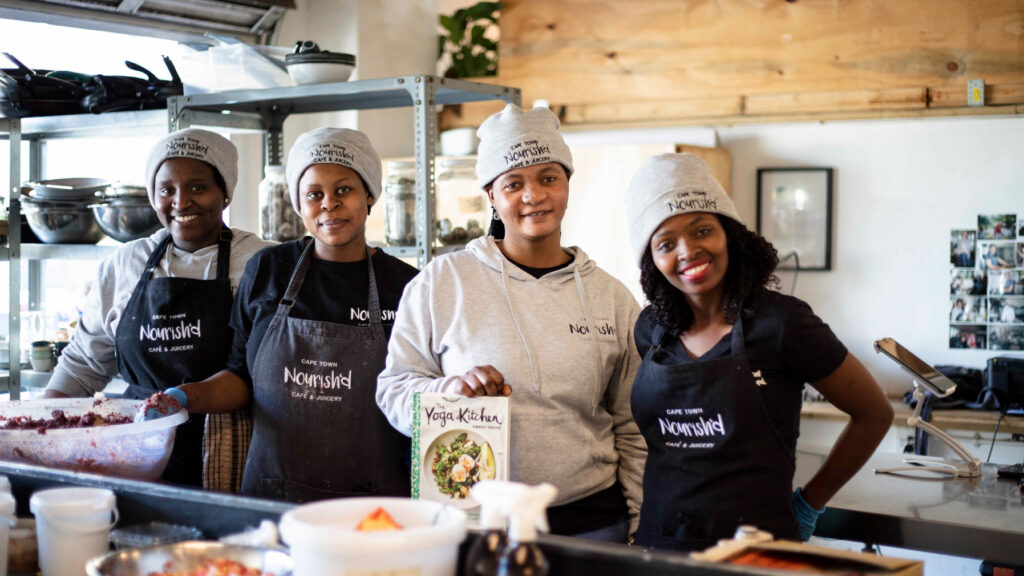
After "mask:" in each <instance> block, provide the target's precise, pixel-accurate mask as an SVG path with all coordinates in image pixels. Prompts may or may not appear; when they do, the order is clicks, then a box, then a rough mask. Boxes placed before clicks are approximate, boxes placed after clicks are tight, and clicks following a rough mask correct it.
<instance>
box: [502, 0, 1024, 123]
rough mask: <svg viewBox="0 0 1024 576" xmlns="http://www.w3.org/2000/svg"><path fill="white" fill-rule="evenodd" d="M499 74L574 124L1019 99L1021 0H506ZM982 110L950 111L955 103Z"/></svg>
mask: <svg viewBox="0 0 1024 576" xmlns="http://www.w3.org/2000/svg"><path fill="white" fill-rule="evenodd" d="M504 4H505V7H504V9H503V11H502V15H501V42H500V54H499V78H498V81H499V82H500V83H501V84H506V85H511V86H517V87H519V88H521V89H522V90H523V102H524V103H525V104H529V103H531V102H532V101H533V100H535V99H545V100H548V101H549V102H550V103H551V105H552V106H553V107H562V106H564V107H565V108H564V109H563V110H562V111H563V119H564V120H565V121H566V122H567V123H570V124H572V123H580V124H593V123H602V122H623V121H625V122H629V121H643V120H644V119H651V118H683V119H685V118H706V117H717V118H723V117H726V118H728V117H735V118H742V117H755V118H762V117H770V116H772V115H781V116H786V117H787V119H793V117H794V116H799V115H808V114H809V115H811V116H812V117H813V116H822V117H827V115H829V114H846V115H850V114H858V113H865V112H866V113H868V116H876V117H881V116H887V115H908V112H911V113H910V114H909V115H912V111H922V112H926V111H929V110H937V109H941V108H947V109H949V108H963V107H966V104H967V80H968V79H974V78H980V79H983V80H984V81H985V85H986V96H987V98H986V103H987V104H988V105H989V106H990V107H994V106H1004V108H1003V109H1002V110H998V111H995V110H992V109H989V110H984V111H981V112H982V113H993V112H998V113H1003V114H1005V113H1020V112H1022V111H1024V110H1022V108H1021V107H1020V106H1016V105H1017V104H1020V103H1024V1H1022V0H791V1H787V0H628V1H627V0H620V1H612V0H504ZM961 112H962V113H969V112H974V113H977V112H978V111H977V110H971V111H966V110H964V111H960V110H947V111H946V112H939V113H943V114H949V113H961Z"/></svg>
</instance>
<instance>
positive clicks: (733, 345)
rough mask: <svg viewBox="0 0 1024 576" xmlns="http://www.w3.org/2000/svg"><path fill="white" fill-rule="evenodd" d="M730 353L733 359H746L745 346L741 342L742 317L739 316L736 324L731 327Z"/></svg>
mask: <svg viewBox="0 0 1024 576" xmlns="http://www.w3.org/2000/svg"><path fill="white" fill-rule="evenodd" d="M729 348H730V352H731V353H732V356H733V358H740V357H746V355H747V345H746V343H744V341H743V315H742V314H740V315H739V316H738V317H737V318H736V323H735V324H733V326H732V339H731V342H730V346H729Z"/></svg>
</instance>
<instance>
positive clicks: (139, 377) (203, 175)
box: [46, 129, 265, 486]
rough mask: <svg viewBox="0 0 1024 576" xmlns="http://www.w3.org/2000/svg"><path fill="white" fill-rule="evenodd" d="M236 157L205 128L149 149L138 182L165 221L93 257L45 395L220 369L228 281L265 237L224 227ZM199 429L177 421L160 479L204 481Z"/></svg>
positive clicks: (153, 383)
mask: <svg viewBox="0 0 1024 576" xmlns="http://www.w3.org/2000/svg"><path fill="white" fill-rule="evenodd" d="M237 163H238V153H237V151H236V149H235V147H234V145H233V144H232V143H231V142H230V141H228V140H227V139H225V138H224V137H222V136H220V135H218V134H215V133H213V132H209V131H206V130H199V129H187V130H181V131H178V132H175V133H173V134H170V135H168V136H166V137H164V138H163V139H161V140H160V141H159V142H158V143H157V144H156V145H155V146H154V147H153V149H152V151H151V153H150V157H149V160H148V162H147V166H146V183H147V184H146V185H147V191H148V193H149V200H150V203H151V204H152V205H153V208H154V210H155V211H156V212H157V215H158V217H159V219H160V222H161V223H162V224H163V226H164V228H163V229H162V230H160V231H158V232H156V233H155V234H153V235H152V236H151V237H149V238H144V239H141V240H137V241H134V242H130V243H128V244H125V245H124V246H123V247H121V248H120V249H118V251H117V252H116V253H115V254H114V255H113V256H111V257H110V258H109V259H107V260H105V261H104V262H103V263H102V264H101V265H100V273H99V276H98V280H97V284H96V286H95V288H94V289H93V290H92V291H91V293H90V297H89V304H88V306H87V309H86V311H85V312H84V313H83V315H82V318H81V320H80V322H79V325H78V328H77V329H76V332H75V336H74V338H73V341H72V344H71V345H69V346H68V348H67V349H66V350H65V352H64V354H62V356H61V362H60V364H59V365H58V369H57V370H56V371H55V373H54V377H53V378H52V379H51V381H50V383H49V385H48V388H47V393H46V394H47V396H60V395H64V396H82V395H87V394H90V393H93V392H95V391H98V390H102V389H103V387H105V386H106V383H107V382H108V381H109V380H110V377H111V376H112V375H113V374H114V373H115V371H117V372H120V375H121V377H122V378H123V379H124V380H125V381H126V382H127V383H128V388H127V390H126V391H125V393H124V396H125V397H127V398H146V397H148V396H150V395H151V394H153V393H154V392H157V391H161V390H165V389H167V388H168V387H169V386H173V385H174V384H177V383H180V382H182V381H183V380H192V379H202V378H207V377H209V376H210V375H212V374H215V373H216V372H218V371H219V370H221V369H223V367H224V364H225V362H226V360H227V351H228V350H229V348H230V345H231V340H232V335H231V328H230V327H229V325H228V320H229V316H230V310H231V300H232V289H231V284H232V280H234V282H235V283H237V281H238V279H239V277H240V276H241V271H242V269H243V267H244V265H245V262H246V260H247V259H248V258H249V257H250V256H251V255H252V254H253V253H254V252H255V251H256V249H258V248H261V247H263V246H264V245H265V244H264V243H263V242H261V241H259V240H258V239H257V238H255V237H254V236H253V235H252V234H250V233H248V232H244V231H241V230H231V229H228V228H227V227H225V226H224V223H223V211H224V209H225V207H226V206H227V205H228V203H229V202H230V201H231V196H232V192H233V190H234V186H235V182H236V181H237V178H238V166H237ZM203 432H204V419H203V418H192V419H191V420H190V421H188V422H187V423H186V424H183V425H182V426H180V427H179V428H178V429H177V433H176V436H175V442H174V447H173V450H172V453H171V457H170V460H169V462H168V465H167V468H166V469H165V471H164V474H163V479H164V480H166V481H169V482H174V483H179V484H186V485H192V486H201V485H202V484H203Z"/></svg>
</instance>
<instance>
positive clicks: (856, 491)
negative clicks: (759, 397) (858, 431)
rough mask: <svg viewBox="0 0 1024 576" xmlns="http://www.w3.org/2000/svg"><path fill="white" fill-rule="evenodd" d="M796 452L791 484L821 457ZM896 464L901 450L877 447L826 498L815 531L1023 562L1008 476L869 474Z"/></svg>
mask: <svg viewBox="0 0 1024 576" xmlns="http://www.w3.org/2000/svg"><path fill="white" fill-rule="evenodd" d="M824 460H825V457H824V455H823V454H820V453H816V452H811V451H807V450H803V451H801V450H798V453H797V470H796V476H795V478H794V484H795V485H802V484H803V483H804V482H806V481H807V480H808V479H809V478H810V477H811V476H812V475H813V474H814V472H816V471H817V470H818V468H819V467H820V466H821V464H822V463H823V462H824ZM901 465H903V455H902V454H894V453H876V454H874V455H873V456H872V457H871V459H870V460H869V461H868V463H867V464H866V465H865V466H864V467H863V468H862V469H861V470H860V472H858V473H857V474H856V475H855V476H854V477H853V478H852V479H851V480H850V482H849V483H848V484H847V485H846V486H844V487H843V488H842V490H840V491H839V493H838V494H836V496H835V497H834V498H832V500H831V501H830V502H829V503H828V506H827V510H826V512H825V514H824V515H823V516H822V517H821V519H820V521H819V523H818V530H817V531H816V532H815V534H816V535H818V536H823V537H826V538H838V539H842V540H853V541H859V542H865V543H869V544H883V545H891V546H899V547H903V548H911V549H916V550H925V551H932V552H937V553H940V554H951V555H954V556H963V557H967V558H981V559H985V560H989V561H993V562H1002V563H1008V564H1024V496H1022V494H1021V492H1020V489H1019V488H1018V485H1017V482H1016V481H1015V480H1011V479H1006V478H999V477H998V476H997V475H996V469H997V468H998V466H996V465H993V464H985V465H983V468H982V476H981V477H980V478H956V479H953V478H948V479H944V478H942V477H939V476H938V475H935V474H930V473H915V475H916V477H914V478H910V477H905V476H894V475H891V474H876V473H875V472H874V469H876V468H887V467H892V466H901Z"/></svg>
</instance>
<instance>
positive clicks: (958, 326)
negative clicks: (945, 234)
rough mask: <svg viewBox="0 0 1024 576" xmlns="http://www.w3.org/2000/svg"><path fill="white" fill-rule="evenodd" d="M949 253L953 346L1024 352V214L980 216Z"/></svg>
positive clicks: (955, 238) (955, 235)
mask: <svg viewBox="0 0 1024 576" xmlns="http://www.w3.org/2000/svg"><path fill="white" fill-rule="evenodd" d="M949 255H950V263H951V264H952V265H953V268H952V270H951V272H950V284H949V347H950V348H958V349H972V348H973V349H987V350H1024V214H991V215H979V216H978V227H977V228H976V229H973V230H970V229H962V230H953V231H952V233H951V234H950V242H949Z"/></svg>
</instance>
